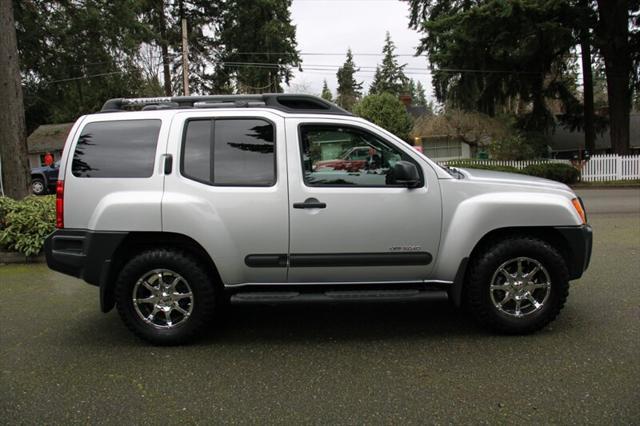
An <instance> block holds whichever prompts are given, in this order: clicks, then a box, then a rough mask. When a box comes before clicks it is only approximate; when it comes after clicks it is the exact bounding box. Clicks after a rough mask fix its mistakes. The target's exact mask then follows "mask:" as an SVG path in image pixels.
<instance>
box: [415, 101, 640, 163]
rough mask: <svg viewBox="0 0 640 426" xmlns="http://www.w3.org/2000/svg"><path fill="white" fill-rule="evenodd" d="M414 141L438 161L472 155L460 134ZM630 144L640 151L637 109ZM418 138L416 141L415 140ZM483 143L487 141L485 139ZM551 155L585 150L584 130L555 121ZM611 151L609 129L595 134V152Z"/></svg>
mask: <svg viewBox="0 0 640 426" xmlns="http://www.w3.org/2000/svg"><path fill="white" fill-rule="evenodd" d="M415 139H416V144H421V145H422V151H423V152H424V153H425V155H427V156H428V157H429V158H432V159H434V160H437V161H447V160H457V159H469V158H473V157H474V150H473V149H472V147H471V146H470V145H469V144H467V143H465V142H464V141H463V140H462V139H461V138H459V137H456V136H454V135H421V136H419V137H416V138H415ZM629 139H630V140H629V145H630V148H631V152H632V153H640V113H637V112H635V113H631V114H630V117H629ZM418 140H419V141H418ZM484 143H485V144H487V143H490V141H485V142H484ZM548 144H549V147H550V156H551V157H553V158H565V159H571V158H574V157H575V156H580V153H581V152H582V151H584V131H573V132H572V131H570V130H569V129H567V128H565V127H563V126H561V125H557V126H556V128H555V131H554V132H553V133H552V134H551V135H549V139H548ZM608 153H611V136H610V133H609V129H607V130H606V131H605V132H604V133H602V134H596V149H595V152H591V153H590V154H591V155H594V154H608Z"/></svg>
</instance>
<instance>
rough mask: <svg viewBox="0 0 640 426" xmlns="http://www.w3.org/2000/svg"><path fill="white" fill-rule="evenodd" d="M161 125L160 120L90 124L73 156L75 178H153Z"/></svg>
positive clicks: (85, 128) (72, 165)
mask: <svg viewBox="0 0 640 426" xmlns="http://www.w3.org/2000/svg"><path fill="white" fill-rule="evenodd" d="M161 125H162V121H161V120H121V121H102V122H96V123H89V124H87V125H86V126H84V128H83V129H82V133H81V134H80V138H79V139H78V143H77V144H76V150H75V151H74V153H73V162H72V163H71V171H72V173H73V175H74V176H77V177H96V178H145V177H150V176H151V175H152V174H153V165H154V160H155V154H156V144H157V142H158V134H159V133H160V126H161Z"/></svg>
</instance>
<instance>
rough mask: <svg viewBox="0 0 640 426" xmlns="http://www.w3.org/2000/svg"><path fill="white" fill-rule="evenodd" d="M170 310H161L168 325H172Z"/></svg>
mask: <svg viewBox="0 0 640 426" xmlns="http://www.w3.org/2000/svg"><path fill="white" fill-rule="evenodd" d="M171 311H172V309H167V310H166V311H163V312H164V318H165V322H166V323H167V326H168V327H171V326H172V325H173V322H171Z"/></svg>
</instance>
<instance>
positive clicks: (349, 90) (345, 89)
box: [336, 49, 362, 111]
mask: <svg viewBox="0 0 640 426" xmlns="http://www.w3.org/2000/svg"><path fill="white" fill-rule="evenodd" d="M358 71H360V68H356V64H355V63H354V62H353V54H352V53H351V49H349V50H347V59H346V60H345V62H344V64H343V65H342V66H341V67H340V68H338V72H337V73H336V77H337V79H338V88H337V90H336V103H337V104H338V105H339V106H341V107H342V108H344V109H346V110H349V111H351V109H352V108H353V106H354V105H355V104H356V102H357V101H358V100H359V99H360V97H361V96H362V82H360V83H358V82H357V81H356V79H355V73H356V72H358Z"/></svg>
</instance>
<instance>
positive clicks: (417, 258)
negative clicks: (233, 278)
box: [244, 251, 433, 268]
mask: <svg viewBox="0 0 640 426" xmlns="http://www.w3.org/2000/svg"><path fill="white" fill-rule="evenodd" d="M287 258H288V260H289V267H291V268H313V267H341V266H408V265H428V264H429V263H431V261H432V260H433V257H432V256H431V253H427V252H424V251H419V252H409V253H293V254H292V255H291V256H287V255H286V254H249V255H247V256H246V257H245V258H244V263H245V265H247V266H249V267H252V268H286V267H287Z"/></svg>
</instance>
